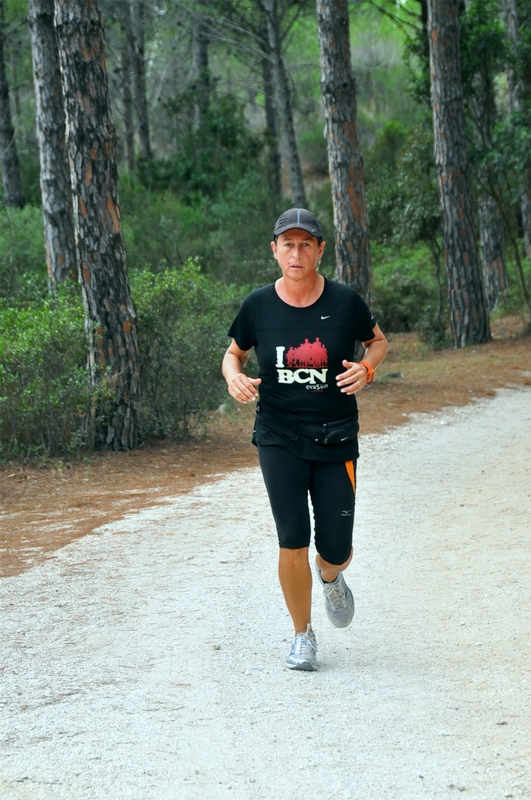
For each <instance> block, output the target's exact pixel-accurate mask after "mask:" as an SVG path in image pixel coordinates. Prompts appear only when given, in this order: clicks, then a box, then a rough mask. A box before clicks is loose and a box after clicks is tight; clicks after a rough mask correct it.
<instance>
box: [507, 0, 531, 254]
mask: <svg viewBox="0 0 531 800" xmlns="http://www.w3.org/2000/svg"><path fill="white" fill-rule="evenodd" d="M503 13H504V18H505V24H506V25H507V30H508V33H509V37H510V39H511V41H512V43H513V48H514V49H513V54H514V68H513V69H510V70H509V74H508V88H509V108H510V110H511V111H517V112H519V113H520V114H521V115H522V116H523V119H524V121H525V124H526V127H527V128H528V129H529V128H531V79H530V72H531V53H530V52H529V43H528V39H529V30H530V26H531V2H530V0H504V5H503ZM520 205H521V211H522V225H523V229H524V241H525V251H526V255H527V257H528V258H529V259H531V167H529V166H526V167H525V168H524V169H523V170H522V175H521V183H520Z"/></svg>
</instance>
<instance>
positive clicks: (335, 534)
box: [258, 445, 356, 565]
mask: <svg viewBox="0 0 531 800" xmlns="http://www.w3.org/2000/svg"><path fill="white" fill-rule="evenodd" d="M258 456H259V459H260V466H261V468H262V474H263V476H264V481H265V485H266V489H267V493H268V495H269V502H270V503H271V510H272V512H273V517H274V518H275V523H276V526H277V533H278V541H279V544H280V547H286V548H288V549H290V550H296V549H298V548H299V547H308V546H309V544H310V539H311V523H310V511H309V508H308V492H309V493H310V497H311V500H312V507H313V518H314V525H315V547H316V549H317V552H318V553H319V555H320V556H321V557H322V558H324V560H325V561H328V563H329V564H337V565H339V564H344V563H345V561H346V560H347V559H348V557H349V556H350V551H351V548H352V529H353V526H354V506H355V499H356V495H355V492H356V462H355V461H346V462H345V461H340V462H332V461H309V460H306V459H304V458H299V457H298V456H294V455H292V454H291V453H288V451H287V450H284V448H283V447H280V446H277V445H267V446H266V445H263V446H259V447H258Z"/></svg>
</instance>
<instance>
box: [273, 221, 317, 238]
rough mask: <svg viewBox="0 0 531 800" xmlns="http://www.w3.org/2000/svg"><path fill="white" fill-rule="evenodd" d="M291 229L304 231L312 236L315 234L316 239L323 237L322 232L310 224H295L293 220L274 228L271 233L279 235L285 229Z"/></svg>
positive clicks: (284, 231)
mask: <svg viewBox="0 0 531 800" xmlns="http://www.w3.org/2000/svg"><path fill="white" fill-rule="evenodd" d="M292 230H300V231H306V233H310V234H311V235H312V236H315V238H316V239H322V238H323V234H322V231H321V230H320V229H318V228H315V227H311V226H310V225H297V224H296V223H293V222H290V223H288V224H287V225H283V226H282V227H281V228H275V230H274V231H273V233H274V235H275V236H280V234H281V233H286V231H292Z"/></svg>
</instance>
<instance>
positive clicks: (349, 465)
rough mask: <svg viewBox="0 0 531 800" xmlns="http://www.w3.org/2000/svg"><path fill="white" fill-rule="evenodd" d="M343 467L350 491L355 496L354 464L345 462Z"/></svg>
mask: <svg viewBox="0 0 531 800" xmlns="http://www.w3.org/2000/svg"><path fill="white" fill-rule="evenodd" d="M345 467H346V468H347V472H348V476H349V478H350V482H351V484H352V491H353V492H354V494H356V471H355V469H354V462H353V461H345Z"/></svg>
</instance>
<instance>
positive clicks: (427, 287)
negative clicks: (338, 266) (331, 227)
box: [371, 245, 440, 336]
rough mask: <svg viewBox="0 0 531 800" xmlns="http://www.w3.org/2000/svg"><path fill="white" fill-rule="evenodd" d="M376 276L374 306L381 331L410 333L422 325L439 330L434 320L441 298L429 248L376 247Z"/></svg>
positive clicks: (374, 263) (374, 253)
mask: <svg viewBox="0 0 531 800" xmlns="http://www.w3.org/2000/svg"><path fill="white" fill-rule="evenodd" d="M373 276H374V278H373V289H372V301H371V306H372V309H373V312H374V314H375V315H376V316H377V319H378V324H379V325H380V327H381V328H382V330H384V331H386V332H387V333H391V332H392V333H407V332H410V331H413V330H416V329H417V326H418V325H419V324H422V326H423V330H424V329H425V330H426V331H427V330H428V328H429V327H430V326H431V327H433V328H437V329H438V328H439V327H440V325H437V324H436V323H435V322H434V321H433V320H434V318H435V317H436V316H437V313H436V311H435V309H436V308H437V305H438V296H439V295H438V287H437V281H436V279H435V276H434V274H433V263H432V257H431V254H430V251H429V249H428V247H426V246H425V245H417V246H416V247H411V248H408V249H405V248H404V249H402V250H398V249H397V248H396V247H395V248H386V247H381V246H380V247H378V246H377V245H373ZM427 335H428V334H427V333H426V336H427Z"/></svg>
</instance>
